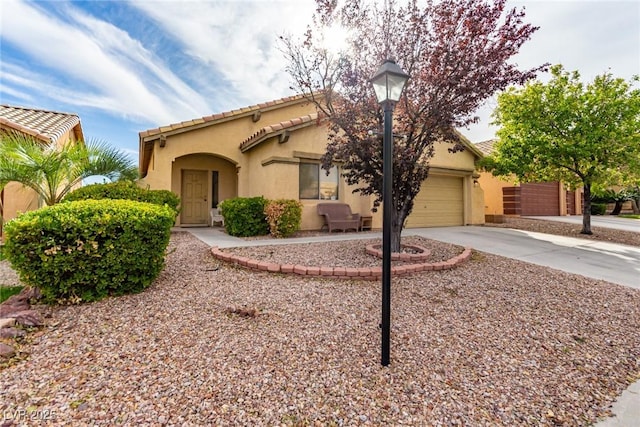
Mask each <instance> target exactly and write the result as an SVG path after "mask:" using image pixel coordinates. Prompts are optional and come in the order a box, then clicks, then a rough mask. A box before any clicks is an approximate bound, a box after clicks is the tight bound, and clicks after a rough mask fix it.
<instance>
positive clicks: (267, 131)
mask: <svg viewBox="0 0 640 427" xmlns="http://www.w3.org/2000/svg"><path fill="white" fill-rule="evenodd" d="M314 123H318V113H311V114H307V115H306V116H302V117H297V118H295V119H291V120H285V121H283V122H280V123H276V124H273V125H269V126H265V127H263V128H262V129H260V130H259V131H257V132H256V133H254V134H253V135H251V136H250V137H249V138H247V139H245V140H244V141H242V143H241V144H240V151H242V152H243V153H244V152H245V151H248V150H250V149H251V148H253V147H255V146H256V145H258V144H260V143H261V142H263V141H266V140H267V139H269V138H272V137H274V136H278V135H280V142H286V141H287V140H288V139H289V132H291V131H294V130H297V129H301V128H304V127H307V126H310V125H312V124H314Z"/></svg>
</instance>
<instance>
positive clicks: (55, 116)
mask: <svg viewBox="0 0 640 427" xmlns="http://www.w3.org/2000/svg"><path fill="white" fill-rule="evenodd" d="M0 126H1V127H3V128H9V129H13V130H16V131H18V132H22V133H25V134H28V135H31V136H33V137H35V138H38V139H39V140H41V141H44V142H56V141H57V140H58V139H60V137H61V136H62V135H64V134H65V133H66V132H68V131H69V130H71V129H73V128H75V127H76V126H77V129H76V138H77V139H79V140H82V139H83V135H82V127H81V126H80V117H78V115H76V114H69V113H60V112H56V111H46V110H39V109H34V108H24V107H13V106H10V105H0Z"/></svg>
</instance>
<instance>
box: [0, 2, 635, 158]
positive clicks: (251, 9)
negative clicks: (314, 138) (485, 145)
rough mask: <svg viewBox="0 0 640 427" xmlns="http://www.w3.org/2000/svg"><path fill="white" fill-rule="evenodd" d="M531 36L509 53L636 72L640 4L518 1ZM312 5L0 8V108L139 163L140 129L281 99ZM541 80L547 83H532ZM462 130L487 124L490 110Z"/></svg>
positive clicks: (472, 135) (527, 63)
mask: <svg viewBox="0 0 640 427" xmlns="http://www.w3.org/2000/svg"><path fill="white" fill-rule="evenodd" d="M508 5H509V6H511V7H513V6H518V7H520V6H525V7H526V12H527V20H528V21H529V22H531V23H533V24H534V25H537V26H540V30H539V31H538V32H537V33H536V34H535V35H534V37H533V38H532V40H530V41H529V42H528V43H527V44H525V46H524V47H523V48H522V50H521V52H520V54H519V55H518V56H517V57H516V58H515V62H517V63H518V64H519V65H520V66H521V67H523V68H525V67H534V66H537V65H539V64H541V63H544V62H550V63H553V64H555V63H562V64H563V65H564V66H565V68H566V69H568V70H579V71H580V72H581V74H582V76H583V79H584V80H585V81H587V80H589V79H592V78H593V77H594V76H595V75H597V74H601V73H603V72H605V71H610V72H611V73H613V74H614V75H615V76H617V77H623V78H625V79H629V78H630V77H631V76H633V75H634V74H640V1H638V0H626V1H617V0H545V1H538V0H525V1H511V0H510V1H509V4H508ZM313 9H314V2H313V0H282V1H278V0H226V1H214V0H208V1H205V0H201V1H198V0H192V1H177V0H174V1H170V0H169V1H168V0H144V1H140V0H131V1H125V0H109V1H107V0H104V1H96V0H94V1H53V0H51V1H19V0H1V1H0V19H1V22H0V103H2V104H9V105H17V106H24V107H32V108H42V109H48V110H55V111H63V112H73V113H77V114H79V116H80V119H81V120H82V124H83V129H84V133H85V137H87V138H91V139H102V140H106V141H108V142H110V143H111V144H113V145H114V146H117V147H119V148H121V149H123V150H126V151H128V152H130V153H131V155H132V156H135V158H136V159H137V149H138V132H140V131H143V130H146V129H150V128H155V127H158V126H161V125H167V124H170V123H175V122H180V121H183V120H189V119H193V118H196V117H201V116H205V115H210V114H213V113H217V112H221V111H227V110H230V109H235V108H239V107H242V106H247V105H253V104H257V103H260V102H265V101H268V100H272V99H277V98H281V97H284V96H289V95H291V94H292V92H291V91H290V90H289V78H288V75H287V74H286V73H285V72H284V71H283V69H284V60H283V57H282V54H281V53H280V52H279V51H278V48H277V43H276V40H277V37H278V35H280V34H283V33H285V32H289V33H292V34H302V32H303V31H304V29H305V27H306V25H307V23H308V22H309V20H310V17H311V14H312V12H313ZM541 78H542V79H544V78H545V76H541ZM494 106H495V101H493V100H489V101H488V102H487V105H486V106H485V107H484V108H483V109H481V110H480V111H479V114H480V116H481V117H482V121H481V123H480V124H479V125H476V126H474V127H473V128H471V129H462V132H463V133H464V134H465V135H466V136H467V137H468V138H469V139H471V140H472V141H473V142H479V141H483V140H486V139H489V138H491V137H492V136H493V133H494V131H495V129H493V128H491V127H490V126H489V124H488V123H489V121H490V120H489V118H488V116H489V114H490V112H491V110H492V108H493V107H494Z"/></svg>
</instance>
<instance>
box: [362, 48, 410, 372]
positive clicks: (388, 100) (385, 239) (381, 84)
mask: <svg viewBox="0 0 640 427" xmlns="http://www.w3.org/2000/svg"><path fill="white" fill-rule="evenodd" d="M407 80H409V75H408V74H407V73H405V72H404V71H402V68H400V67H399V66H398V64H396V63H395V61H392V60H389V59H387V60H386V61H384V63H383V64H382V65H381V66H380V68H379V69H378V72H377V73H376V74H375V76H373V78H372V79H371V83H372V84H373V89H374V90H375V92H376V98H378V103H380V104H382V106H383V108H384V136H383V139H382V147H383V148H382V159H383V160H382V322H381V329H382V352H381V353H382V357H381V363H382V366H387V365H389V347H390V344H389V341H390V338H391V209H393V204H392V203H391V197H392V196H391V193H392V190H393V186H392V181H393V160H392V158H393V146H392V144H393V137H392V133H391V124H392V120H393V118H392V114H393V107H394V105H395V103H396V102H398V101H399V100H400V95H401V94H402V89H403V88H404V84H405V83H406V82H407Z"/></svg>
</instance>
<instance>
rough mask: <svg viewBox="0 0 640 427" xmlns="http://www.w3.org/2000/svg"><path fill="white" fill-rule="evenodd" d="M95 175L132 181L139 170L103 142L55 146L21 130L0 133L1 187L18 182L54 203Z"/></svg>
mask: <svg viewBox="0 0 640 427" xmlns="http://www.w3.org/2000/svg"><path fill="white" fill-rule="evenodd" d="M97 175H100V176H105V177H107V178H109V179H111V180H112V181H114V180H119V179H129V180H134V179H136V178H137V177H138V170H137V168H136V165H135V163H134V162H133V161H132V160H131V159H129V157H127V155H126V154H124V153H123V152H121V151H119V150H117V149H115V148H113V147H110V146H109V145H107V144H105V143H103V142H88V143H84V142H82V141H75V142H70V143H67V144H66V145H64V146H63V147H61V148H60V149H55V148H54V147H51V146H50V145H47V144H44V143H43V142H42V141H39V140H37V139H36V138H34V137H32V136H29V135H25V134H22V133H18V132H10V133H6V134H2V135H0V189H2V188H3V187H4V186H5V185H6V184H7V183H9V182H11V181H15V182H19V183H20V184H22V185H24V186H25V187H29V188H31V189H32V190H34V191H35V192H36V193H37V194H38V195H39V196H40V197H41V198H42V200H43V201H44V203H45V204H47V205H54V204H56V203H58V202H60V201H61V200H62V198H63V197H64V196H65V195H66V194H67V193H69V192H70V191H71V190H73V189H74V188H75V187H77V186H78V185H79V184H80V183H81V182H82V180H83V179H86V178H89V177H92V176H97Z"/></svg>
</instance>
